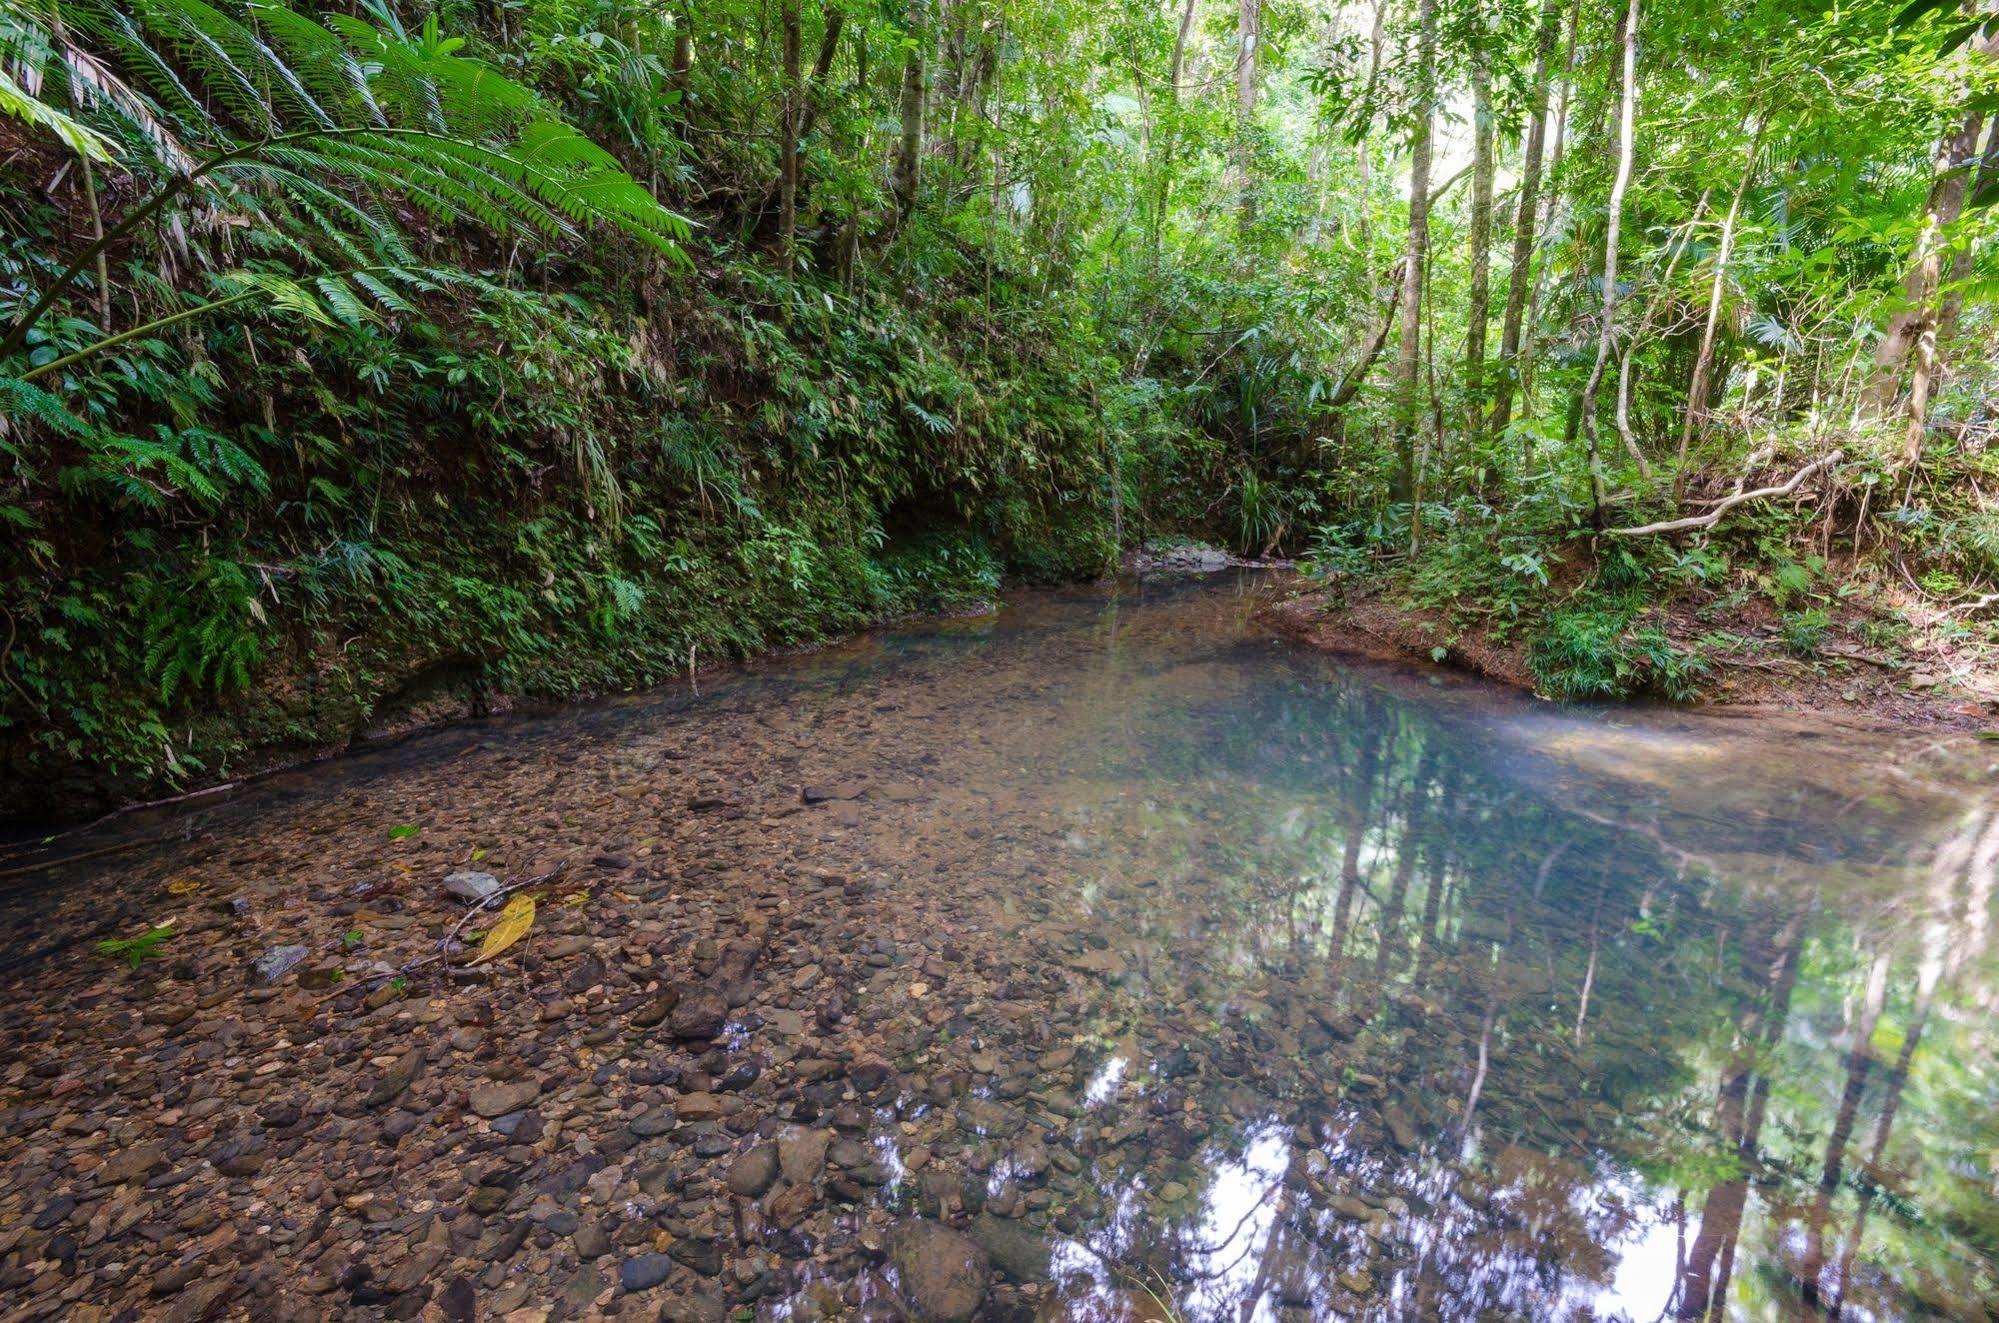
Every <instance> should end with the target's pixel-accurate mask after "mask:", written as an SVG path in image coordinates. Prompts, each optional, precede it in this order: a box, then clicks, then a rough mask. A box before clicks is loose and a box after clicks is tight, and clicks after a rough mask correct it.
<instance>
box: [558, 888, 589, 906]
mask: <svg viewBox="0 0 1999 1323" xmlns="http://www.w3.org/2000/svg"><path fill="white" fill-rule="evenodd" d="M562 903H563V904H565V905H567V906H569V908H571V909H575V908H576V907H577V906H579V905H588V904H589V903H590V893H589V892H587V891H572V892H570V893H569V894H568V895H566V896H564V897H563V898H562Z"/></svg>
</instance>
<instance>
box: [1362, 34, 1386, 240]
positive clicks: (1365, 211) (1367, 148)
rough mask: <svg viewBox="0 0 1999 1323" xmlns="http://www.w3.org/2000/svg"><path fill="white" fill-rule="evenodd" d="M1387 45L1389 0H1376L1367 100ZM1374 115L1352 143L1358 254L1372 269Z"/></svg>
mask: <svg viewBox="0 0 1999 1323" xmlns="http://www.w3.org/2000/svg"><path fill="white" fill-rule="evenodd" d="M1387 42H1388V0H1375V3H1374V22H1373V25H1372V26H1371V27H1370V29H1369V31H1368V38H1367V92H1368V97H1369V99H1370V100H1372V99H1373V96H1374V88H1375V84H1376V83H1377V82H1379V81H1380V79H1381V52H1382V48H1383V47H1384V46H1385V45H1386V44H1387ZM1375 123H1376V117H1375V116H1369V117H1368V122H1367V128H1366V130H1365V131H1364V132H1363V133H1362V134H1361V135H1360V141H1359V142H1357V143H1355V144H1354V181H1355V183H1356V185H1357V186H1358V188H1359V192H1360V224H1359V227H1358V228H1359V230H1360V253H1361V259H1362V260H1363V261H1366V262H1367V263H1368V265H1369V266H1370V267H1372V266H1373V260H1372V259H1373V250H1374V232H1373V228H1372V217H1373V215H1374V174H1373V158H1374V151H1373V148H1374V126H1375Z"/></svg>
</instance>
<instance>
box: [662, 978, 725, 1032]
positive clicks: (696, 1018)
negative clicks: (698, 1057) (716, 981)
mask: <svg viewBox="0 0 1999 1323" xmlns="http://www.w3.org/2000/svg"><path fill="white" fill-rule="evenodd" d="M728 1022H729V1003H728V1001H727V999H726V998H724V997H723V995H722V994H721V992H719V991H717V990H716V989H714V988H711V987H708V986H706V985H698V984H697V985H688V986H683V987H682V988H681V989H680V995H679V997H678V998H677V999H676V1000H675V1002H674V1006H673V1009H672V1010H671V1011H670V1012H668V1014H667V1017H666V1031H667V1032H668V1033H670V1034H672V1035H673V1036H674V1037H675V1038H687V1039H710V1038H713V1037H715V1036H716V1035H717V1034H719V1033H721V1032H722V1026H723V1025H725V1024H727V1023H728Z"/></svg>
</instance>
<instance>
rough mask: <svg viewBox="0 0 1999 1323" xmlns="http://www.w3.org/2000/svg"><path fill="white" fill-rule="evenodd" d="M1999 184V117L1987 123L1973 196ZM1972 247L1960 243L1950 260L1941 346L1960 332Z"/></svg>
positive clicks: (1939, 329)
mask: <svg viewBox="0 0 1999 1323" xmlns="http://www.w3.org/2000/svg"><path fill="white" fill-rule="evenodd" d="M1995 181H1999V117H1995V118H1993V119H1990V120H1988V121H1987V122H1986V131H1985V150H1984V151H1983V152H1981V153H1980V154H1979V158H1978V174H1977V175H1976V176H1975V177H1974V178H1973V179H1972V181H1971V196H1972V197H1974V198H1975V197H1977V196H1979V195H1980V194H1982V193H1984V192H1985V191H1986V189H1988V188H1990V187H1991V186H1992V184H1993V183H1994V182H1995ZM1972 256H1973V253H1972V245H1970V244H1968V243H1966V244H1959V245H1958V249H1957V254H1956V256H1954V257H1952V258H1951V260H1950V280H1949V281H1948V282H1947V283H1946V285H1945V287H1944V296H1943V311H1941V312H1940V313H1938V314H1937V344H1938V345H1947V344H1949V343H1950V341H1951V337H1952V336H1954V335H1955V334H1956V333H1957V319H1958V314H1960V313H1962V312H1963V311H1964V282H1965V279H1966V278H1967V277H1969V276H1970V275H1971V259H1972Z"/></svg>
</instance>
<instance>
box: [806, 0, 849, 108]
mask: <svg viewBox="0 0 1999 1323" xmlns="http://www.w3.org/2000/svg"><path fill="white" fill-rule="evenodd" d="M846 26H847V14H846V11H845V10H842V9H839V8H829V9H828V10H827V11H826V28H825V30H824V31H823V32H821V33H820V34H819V54H818V55H817V56H816V57H814V59H813V61H812V85H811V87H809V88H808V89H807V90H806V94H805V115H804V117H803V119H802V120H801V121H800V122H799V125H798V136H799V137H801V138H810V137H811V136H812V130H813V129H814V128H815V127H817V125H818V123H819V103H820V102H821V100H823V99H824V97H825V94H826V78H827V76H828V75H829V74H831V73H832V72H833V57H834V56H836V55H838V54H839V52H840V33H841V32H842V31H843V30H844V29H845V28H846Z"/></svg>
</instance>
